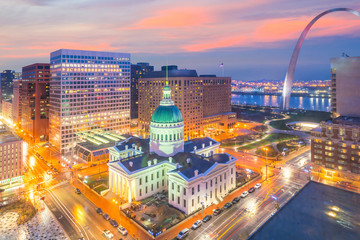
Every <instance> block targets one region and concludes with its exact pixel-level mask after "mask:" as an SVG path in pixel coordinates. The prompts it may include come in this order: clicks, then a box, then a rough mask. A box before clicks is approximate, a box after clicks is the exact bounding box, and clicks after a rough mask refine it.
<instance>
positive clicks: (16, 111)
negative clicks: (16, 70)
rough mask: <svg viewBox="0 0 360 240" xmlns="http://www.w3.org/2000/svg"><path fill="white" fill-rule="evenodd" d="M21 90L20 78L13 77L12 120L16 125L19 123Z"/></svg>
mask: <svg viewBox="0 0 360 240" xmlns="http://www.w3.org/2000/svg"><path fill="white" fill-rule="evenodd" d="M21 90H22V79H21V78H19V79H14V87H13V96H14V98H13V109H12V111H13V114H12V115H13V122H14V124H16V125H17V126H20V125H21V105H20V104H21V100H22V95H21Z"/></svg>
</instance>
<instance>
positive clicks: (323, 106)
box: [231, 94, 331, 112]
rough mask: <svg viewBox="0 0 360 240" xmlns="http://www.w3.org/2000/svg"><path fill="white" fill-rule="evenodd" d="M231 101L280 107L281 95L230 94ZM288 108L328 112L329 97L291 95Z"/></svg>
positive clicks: (329, 107)
mask: <svg viewBox="0 0 360 240" xmlns="http://www.w3.org/2000/svg"><path fill="white" fill-rule="evenodd" d="M231 101H232V104H245V105H258V106H271V107H280V102H281V96H276V95H237V94H232V95H231ZM290 108H299V109H306V110H315V111H326V112H330V110H331V99H330V98H317V97H291V98H290Z"/></svg>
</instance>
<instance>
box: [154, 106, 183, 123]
mask: <svg viewBox="0 0 360 240" xmlns="http://www.w3.org/2000/svg"><path fill="white" fill-rule="evenodd" d="M182 121H183V118H182V115H181V112H180V110H179V109H178V108H177V107H176V106H175V105H172V106H161V105H160V106H158V107H157V109H156V110H155V111H154V112H153V114H152V117H151V122H154V123H178V122H182Z"/></svg>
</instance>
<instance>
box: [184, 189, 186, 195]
mask: <svg viewBox="0 0 360 240" xmlns="http://www.w3.org/2000/svg"><path fill="white" fill-rule="evenodd" d="M184 196H186V188H184Z"/></svg>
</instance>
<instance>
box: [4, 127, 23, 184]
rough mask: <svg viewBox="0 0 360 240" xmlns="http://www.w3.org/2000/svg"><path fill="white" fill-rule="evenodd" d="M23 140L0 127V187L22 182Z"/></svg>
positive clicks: (5, 128)
mask: <svg viewBox="0 0 360 240" xmlns="http://www.w3.org/2000/svg"><path fill="white" fill-rule="evenodd" d="M22 154H23V152H22V139H21V138H20V137H18V136H17V135H16V134H14V133H12V132H11V131H10V130H9V129H8V128H7V126H6V125H3V124H2V125H0V186H1V185H5V184H11V183H12V182H15V181H19V180H22V172H23V159H22Z"/></svg>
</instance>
